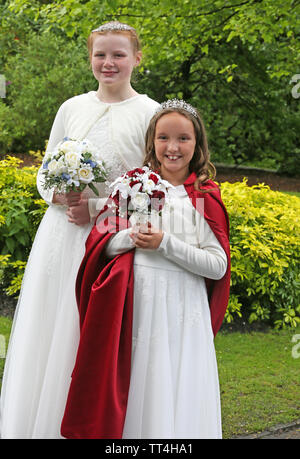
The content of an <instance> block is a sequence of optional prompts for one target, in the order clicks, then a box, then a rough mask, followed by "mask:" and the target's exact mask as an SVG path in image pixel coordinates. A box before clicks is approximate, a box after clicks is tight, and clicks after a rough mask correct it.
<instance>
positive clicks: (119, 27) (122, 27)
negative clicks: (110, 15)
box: [92, 21, 135, 32]
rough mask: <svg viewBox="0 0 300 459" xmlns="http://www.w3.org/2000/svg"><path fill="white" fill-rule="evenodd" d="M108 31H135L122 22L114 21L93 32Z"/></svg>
mask: <svg viewBox="0 0 300 459" xmlns="http://www.w3.org/2000/svg"><path fill="white" fill-rule="evenodd" d="M107 30H109V31H111V30H135V29H134V28H133V27H131V26H129V25H127V24H123V23H122V22H118V21H112V22H106V23H105V24H102V25H101V26H100V27H98V28H97V29H94V30H92V32H105V31H107Z"/></svg>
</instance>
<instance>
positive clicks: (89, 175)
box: [78, 166, 94, 183]
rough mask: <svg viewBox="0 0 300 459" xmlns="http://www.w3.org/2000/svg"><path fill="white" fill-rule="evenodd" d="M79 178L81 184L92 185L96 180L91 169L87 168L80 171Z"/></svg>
mask: <svg viewBox="0 0 300 459" xmlns="http://www.w3.org/2000/svg"><path fill="white" fill-rule="evenodd" d="M78 177H79V180H80V182H81V183H90V182H92V181H93V179H94V174H93V171H92V170H91V168H90V167H88V166H86V167H81V168H80V169H79V171H78Z"/></svg>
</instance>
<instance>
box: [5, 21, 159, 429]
mask: <svg viewBox="0 0 300 459" xmlns="http://www.w3.org/2000/svg"><path fill="white" fill-rule="evenodd" d="M88 49H89V54H90V62H91V67H92V71H93V74H94V76H95V78H96V80H97V81H98V83H99V86H98V90H97V91H90V92H88V93H87V94H81V95H79V96H75V97H73V98H71V99H69V100H67V101H66V102H64V103H63V104H62V106H61V107H60V108H59V110H58V113H57V115H56V118H55V120H54V124H53V127H52V130H51V134H50V138H49V143H48V147H47V150H48V151H51V150H52V149H53V148H54V147H55V145H56V144H57V143H58V142H60V141H61V140H62V139H63V138H64V137H66V136H67V137H70V138H74V139H78V140H81V139H83V138H87V139H89V140H90V141H91V142H92V143H94V144H95V145H96V146H97V147H98V148H99V150H100V152H101V155H102V159H103V160H104V161H105V163H106V166H107V167H108V168H109V177H108V183H107V184H100V185H99V187H98V191H99V195H100V198H96V196H95V195H93V193H92V192H88V191H84V192H83V193H76V192H71V193H69V194H66V195H60V194H56V192H55V189H53V190H50V191H45V190H44V189H43V175H42V169H41V170H40V172H39V174H38V182H37V185H38V189H39V192H40V194H41V196H42V197H43V198H44V200H45V201H46V202H47V203H48V204H49V208H48V210H47V212H46V214H45V216H44V218H43V220H42V222H41V224H40V227H39V229H38V231H37V234H36V238H35V241H34V244H33V247H32V250H31V254H30V257H29V260H28V263H27V268H26V272H25V275H24V280H23V285H22V290H21V294H20V298H19V302H18V306H17V311H16V314H15V318H14V324H13V330H12V334H11V339H10V344H9V349H8V354H7V358H6V365H5V371H4V377H3V385H2V393H1V437H2V438H60V437H61V435H60V425H61V420H62V416H63V412H64V408H65V403H66V398H67V393H68V389H69V385H70V381H71V373H72V369H73V366H74V362H75V356H76V351H77V346H78V340H79V318H78V309H77V305H76V300H75V279H76V274H77V271H78V268H79V265H80V262H81V259H82V257H83V254H84V249H85V240H86V237H87V236H88V234H89V232H90V230H91V227H92V223H93V219H94V217H95V216H96V215H97V214H98V213H99V211H100V210H101V208H102V207H103V205H104V202H105V201H106V198H107V196H108V188H107V185H108V184H109V182H111V181H112V180H114V179H115V178H116V177H117V176H118V175H120V174H121V173H122V172H124V171H126V170H128V169H129V168H132V167H137V166H140V165H141V164H142V161H143V157H144V155H143V151H144V138H145V132H146V129H147V126H148V123H149V120H150V118H151V116H152V115H153V113H154V110H155V108H156V107H157V105H158V104H157V103H156V102H155V101H153V100H152V99H150V98H148V97H147V96H146V95H145V94H138V93H137V92H136V91H135V90H134V88H133V87H132V85H131V75H132V71H133V69H134V68H135V67H137V66H138V65H139V63H140V60H141V50H140V43H139V39H138V37H137V34H136V31H135V29H134V28H132V27H131V26H129V25H127V24H122V23H119V22H112V23H107V24H104V25H102V26H100V27H99V28H97V29H95V30H93V31H92V33H91V35H90V36H89V38H88Z"/></svg>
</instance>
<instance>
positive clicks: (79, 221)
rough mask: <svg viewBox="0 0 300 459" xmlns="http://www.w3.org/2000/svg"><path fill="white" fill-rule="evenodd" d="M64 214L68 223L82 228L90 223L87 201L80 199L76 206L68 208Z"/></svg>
mask: <svg viewBox="0 0 300 459" xmlns="http://www.w3.org/2000/svg"><path fill="white" fill-rule="evenodd" d="M66 214H67V216H68V217H69V219H68V220H69V222H70V223H74V224H75V225H78V226H82V225H86V224H87V223H90V213H89V207H88V200H87V199H81V200H80V201H79V203H78V204H77V205H76V206H72V207H69V208H68V210H67V212H66Z"/></svg>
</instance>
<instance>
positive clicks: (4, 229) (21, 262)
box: [0, 156, 46, 294]
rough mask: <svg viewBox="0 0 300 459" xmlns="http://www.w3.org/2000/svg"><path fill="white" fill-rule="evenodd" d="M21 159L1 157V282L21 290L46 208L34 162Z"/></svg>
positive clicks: (14, 291)
mask: <svg viewBox="0 0 300 459" xmlns="http://www.w3.org/2000/svg"><path fill="white" fill-rule="evenodd" d="M21 164H22V160H20V159H18V158H14V157H11V156H7V158H6V159H4V160H2V161H0V283H1V285H2V287H4V288H7V289H8V290H7V293H9V294H15V293H18V291H19V289H20V286H21V281H22V276H23V272H24V268H25V265H26V261H27V258H28V255H29V251H30V248H31V245H32V242H33V238H34V236H35V233H36V230H37V227H38V225H39V222H40V221H41V219H42V216H43V214H44V212H45V210H46V204H45V202H44V201H43V200H42V199H40V195H39V193H38V191H37V188H36V174H37V170H38V168H37V167H35V166H31V167H23V168H21V167H20V166H21Z"/></svg>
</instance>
